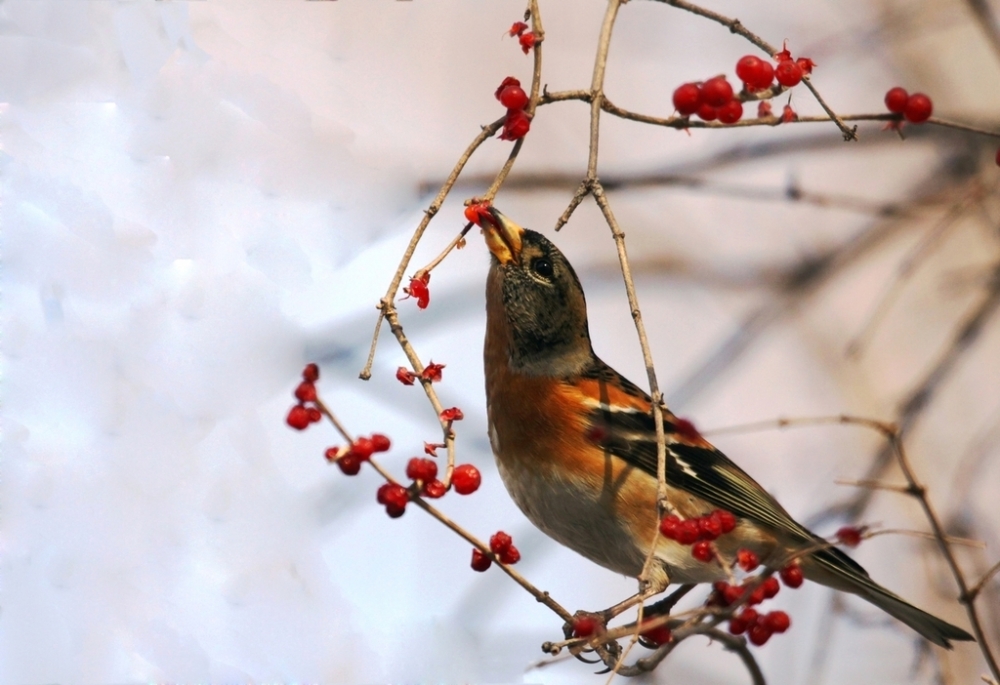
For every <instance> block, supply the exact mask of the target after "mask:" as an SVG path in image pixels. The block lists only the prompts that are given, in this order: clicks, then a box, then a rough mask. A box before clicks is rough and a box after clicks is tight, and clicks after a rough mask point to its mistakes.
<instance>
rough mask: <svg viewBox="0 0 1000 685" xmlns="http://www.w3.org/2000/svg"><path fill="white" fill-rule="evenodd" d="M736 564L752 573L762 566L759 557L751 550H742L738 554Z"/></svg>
mask: <svg viewBox="0 0 1000 685" xmlns="http://www.w3.org/2000/svg"><path fill="white" fill-rule="evenodd" d="M736 562H737V563H738V564H739V565H740V568H741V569H743V570H744V571H746V572H747V573H750V571H753V570H754V569H755V568H757V567H758V566H760V559H759V558H758V557H757V555H756V554H755V553H754V552H753V551H752V550H749V549H741V550H740V551H738V552H737V553H736Z"/></svg>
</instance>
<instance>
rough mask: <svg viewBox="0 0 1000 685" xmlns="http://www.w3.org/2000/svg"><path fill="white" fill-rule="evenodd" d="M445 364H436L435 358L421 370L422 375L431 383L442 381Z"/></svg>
mask: <svg viewBox="0 0 1000 685" xmlns="http://www.w3.org/2000/svg"><path fill="white" fill-rule="evenodd" d="M444 366H445V365H444V364H435V363H434V360H431V363H430V364H428V365H427V366H425V367H424V370H423V371H421V372H420V377H421V378H422V379H424V380H425V381H430V382H431V383H439V382H440V381H441V371H442V369H444Z"/></svg>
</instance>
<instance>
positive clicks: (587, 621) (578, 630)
mask: <svg viewBox="0 0 1000 685" xmlns="http://www.w3.org/2000/svg"><path fill="white" fill-rule="evenodd" d="M600 628H601V623H600V621H598V620H597V619H596V618H594V617H593V616H577V617H576V618H574V619H573V637H590V636H591V635H593V634H594V633H596V632H597V631H598V630H599V629H600Z"/></svg>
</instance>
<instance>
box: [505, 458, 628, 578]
mask: <svg viewBox="0 0 1000 685" xmlns="http://www.w3.org/2000/svg"><path fill="white" fill-rule="evenodd" d="M497 466H498V468H499V471H500V476H501V478H502V479H503V482H504V485H505V486H506V487H507V492H509V493H510V496H511V498H512V499H513V500H514V502H515V503H516V504H517V506H518V507H519V508H520V509H521V511H522V512H523V513H524V515H525V516H527V517H528V519H529V520H530V521H531V522H532V523H533V524H535V526H536V527H538V529H539V530H541V531H542V532H543V533H545V534H546V535H548V536H549V537H551V538H553V539H554V540H556V541H557V542H559V543H561V544H563V545H565V546H566V547H569V548H570V549H572V550H573V551H575V552H577V553H579V554H582V555H583V556H585V557H586V558H588V559H590V560H591V561H593V562H594V563H597V564H600V565H601V566H603V567H604V568H607V569H610V570H612V571H615V572H617V573H622V574H624V575H627V576H632V577H636V576H638V575H639V573H641V572H642V565H643V562H644V561H645V550H644V549H641V548H640V546H639V545H638V544H637V543H636V540H635V538H634V537H633V535H632V533H631V532H630V530H629V529H628V527H627V526H626V524H625V521H624V519H623V517H621V516H620V515H619V513H618V512H617V511H616V508H615V507H614V505H613V504H609V502H608V499H607V496H606V495H605V496H604V497H603V498H602V491H601V489H600V488H595V487H593V486H592V485H591V484H589V483H586V482H584V481H582V480H580V479H577V478H575V477H573V476H572V475H569V476H568V477H564V476H559V475H556V474H555V473H553V472H548V473H538V472H533V473H525V472H524V471H523V470H522V469H515V470H511V469H508V468H505V465H504V463H503V461H502V460H501V459H499V458H497Z"/></svg>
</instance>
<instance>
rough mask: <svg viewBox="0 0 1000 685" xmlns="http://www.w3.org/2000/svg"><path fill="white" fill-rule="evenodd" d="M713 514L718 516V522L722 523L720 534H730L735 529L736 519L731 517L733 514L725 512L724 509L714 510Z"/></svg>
mask: <svg viewBox="0 0 1000 685" xmlns="http://www.w3.org/2000/svg"><path fill="white" fill-rule="evenodd" d="M712 513H713V514H716V513H717V514H718V515H719V520H720V521H721V522H722V534H723V535H725V534H726V533H731V532H733V530H734V529H735V528H736V517H735V516H733V512H731V511H726V510H725V509H716V510H715V511H714V512H712Z"/></svg>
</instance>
